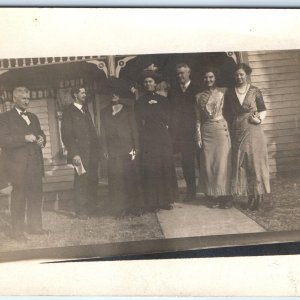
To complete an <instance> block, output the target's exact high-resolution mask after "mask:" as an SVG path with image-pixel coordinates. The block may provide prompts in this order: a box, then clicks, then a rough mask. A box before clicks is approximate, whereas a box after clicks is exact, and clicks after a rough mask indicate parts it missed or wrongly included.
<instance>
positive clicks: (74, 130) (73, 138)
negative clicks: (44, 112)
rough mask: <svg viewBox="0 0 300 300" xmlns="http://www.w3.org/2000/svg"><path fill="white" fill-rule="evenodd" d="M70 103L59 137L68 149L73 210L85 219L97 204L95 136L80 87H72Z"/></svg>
mask: <svg viewBox="0 0 300 300" xmlns="http://www.w3.org/2000/svg"><path fill="white" fill-rule="evenodd" d="M71 95H72V97H73V99H74V102H73V103H72V104H70V105H69V106H68V107H66V109H65V110H64V112H63V115H62V123H61V136H62V141H63V143H64V145H65V146H66V149H67V151H68V154H67V161H68V163H70V164H72V165H73V166H74V170H75V179H74V200H75V213H76V216H77V217H78V218H79V219H86V218H87V215H88V214H89V213H92V212H93V211H94V209H95V206H96V204H97V188H98V161H99V153H100V150H99V139H98V136H97V132H96V129H95V126H94V124H93V121H92V117H91V115H90V113H89V111H88V107H87V105H86V92H85V89H84V88H83V87H79V88H72V90H71Z"/></svg>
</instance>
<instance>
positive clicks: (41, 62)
mask: <svg viewBox="0 0 300 300" xmlns="http://www.w3.org/2000/svg"><path fill="white" fill-rule="evenodd" d="M100 57H101V56H100V55H96V56H64V57H30V58H9V59H8V58H6V59H0V71H2V70H10V69H20V68H28V67H39V66H45V65H53V64H63V63H71V62H80V61H86V62H88V61H92V60H95V59H100ZM102 58H103V56H102ZM0 75H1V73H0Z"/></svg>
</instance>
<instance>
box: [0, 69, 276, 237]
mask: <svg viewBox="0 0 300 300" xmlns="http://www.w3.org/2000/svg"><path fill="white" fill-rule="evenodd" d="M250 74H251V68H250V67H249V66H248V65H246V64H237V65H236V67H235V70H234V77H235V81H236V84H235V86H234V87H231V88H223V87H218V86H217V81H218V78H219V76H220V75H219V71H218V70H217V69H216V68H213V67H211V68H207V69H206V70H205V71H204V72H203V84H204V86H205V88H204V89H203V88H202V89H200V87H199V86H200V85H199V83H197V82H194V81H192V80H191V69H190V67H189V66H188V65H187V64H179V65H177V66H176V76H177V84H176V85H175V86H172V87H171V89H170V91H169V93H168V95H167V97H166V96H165V95H164V96H163V95H161V94H160V93H159V91H158V90H157V86H158V84H159V83H160V82H161V81H162V77H161V76H160V75H159V74H158V73H156V72H155V71H151V70H145V71H144V72H143V73H142V74H141V76H140V83H141V85H142V87H143V90H144V92H143V93H142V95H141V96H140V97H139V98H138V99H137V100H136V99H135V98H134V96H133V88H132V86H131V85H129V84H127V82H126V81H124V80H121V79H116V78H115V79H111V80H110V81H109V91H110V103H109V104H108V105H107V106H106V107H105V108H104V109H102V110H101V114H100V122H101V133H100V138H99V137H98V135H97V131H96V129H95V126H94V123H93V120H92V117H91V115H90V112H89V110H88V106H87V103H86V91H85V88H84V87H76V88H72V90H71V95H72V97H73V100H74V101H73V103H72V104H70V105H69V106H68V107H66V108H65V110H64V112H63V116H62V123H61V137H62V141H63V143H64V145H65V147H66V149H67V152H68V153H67V156H68V157H67V160H68V163H70V164H72V165H73V166H74V171H75V178H74V203H75V213H76V216H77V217H78V218H79V219H86V218H87V217H88V215H89V214H90V213H93V212H94V211H95V209H97V200H98V199H97V186H98V162H99V160H100V159H101V157H102V158H103V157H104V158H105V159H106V160H107V162H108V185H109V197H108V202H107V203H106V207H108V208H109V212H110V213H113V214H114V215H118V216H123V215H126V214H141V213H143V212H145V211H150V212H155V211H157V210H160V209H167V210H169V209H172V203H173V202H175V201H177V200H178V198H179V196H178V186H177V176H176V168H175V163H174V153H178V154H180V157H181V165H182V170H183V176H184V179H185V182H186V186H187V188H186V195H185V198H184V200H183V201H194V200H196V193H197V191H198V192H202V193H204V194H205V196H206V197H207V200H208V203H209V204H210V206H211V207H220V208H224V209H225V208H229V207H231V206H232V200H233V197H234V196H236V195H242V196H248V206H249V209H251V210H257V209H258V208H259V204H260V202H261V201H262V199H263V195H264V194H265V193H269V192H270V184H269V169H268V155H267V146H266V141H265V138H264V133H263V129H262V126H261V123H262V122H263V120H264V118H265V117H266V107H265V104H264V101H263V97H262V93H261V92H260V90H259V89H258V88H257V87H255V86H253V85H252V84H250V83H249V79H248V76H249V75H250ZM13 99H14V104H15V108H14V109H12V110H10V111H9V112H6V113H3V114H1V116H0V147H1V148H2V152H3V153H2V156H3V157H4V158H5V161H6V162H7V164H6V165H7V166H8V168H7V174H8V178H9V181H10V182H11V183H12V186H13V192H12V199H11V214H12V229H13V230H12V232H13V237H14V238H17V239H20V240H22V239H25V235H24V231H25V229H26V230H27V232H29V233H32V234H41V233H44V232H45V231H44V230H43V228H42V218H41V198H42V180H41V178H42V174H43V163H42V161H43V159H42V151H41V148H42V147H44V145H45V143H46V137H45V135H44V133H43V131H42V130H41V128H40V124H39V121H38V118H37V117H36V116H35V115H34V114H32V113H29V112H27V107H28V104H29V91H28V89H27V88H24V87H18V88H16V89H15V90H14V92H13ZM196 166H198V167H199V168H200V171H199V182H198V187H197V185H196ZM29 174H30V175H29ZM32 174H34V176H32ZM25 206H27V217H26V219H27V225H26V226H25Z"/></svg>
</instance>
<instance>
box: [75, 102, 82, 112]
mask: <svg viewBox="0 0 300 300" xmlns="http://www.w3.org/2000/svg"><path fill="white" fill-rule="evenodd" d="M73 104H74V105H75V106H76V107H77V108H78V109H79V110H82V106H83V105H82V104H79V103H77V102H73Z"/></svg>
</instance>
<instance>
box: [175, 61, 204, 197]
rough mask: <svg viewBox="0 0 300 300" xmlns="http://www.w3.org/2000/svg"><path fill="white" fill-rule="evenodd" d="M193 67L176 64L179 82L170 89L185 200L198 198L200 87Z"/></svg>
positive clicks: (176, 146) (176, 150) (176, 148)
mask: <svg viewBox="0 0 300 300" xmlns="http://www.w3.org/2000/svg"><path fill="white" fill-rule="evenodd" d="M190 75H191V69H190V67H189V66H188V65H187V64H178V65H177V66H176V76H177V79H178V84H177V85H176V86H174V87H173V88H172V89H171V91H170V99H171V106H172V108H171V110H172V113H171V117H172V126H171V132H172V136H173V142H174V149H175V152H179V153H181V160H182V169H183V176H184V179H185V181H186V184H187V194H186V197H185V199H184V201H192V200H195V199H196V176H195V157H196V151H197V148H196V143H195V124H196V116H195V96H196V94H197V93H198V92H199V90H200V88H199V87H198V86H197V85H196V84H194V82H192V81H191V79H190Z"/></svg>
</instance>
